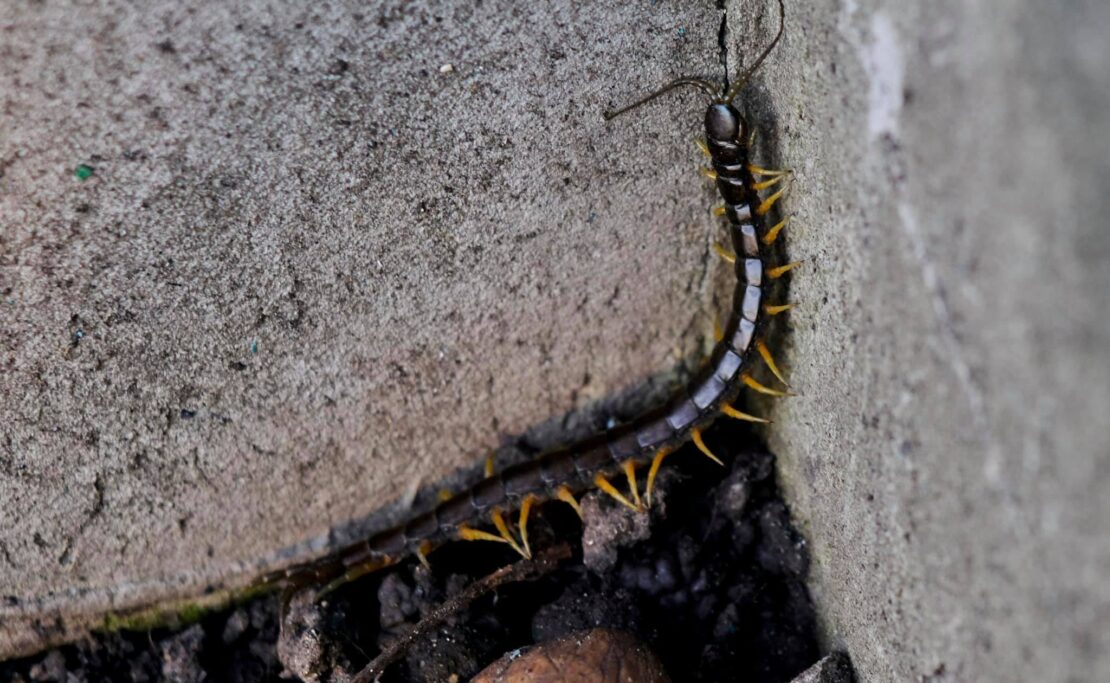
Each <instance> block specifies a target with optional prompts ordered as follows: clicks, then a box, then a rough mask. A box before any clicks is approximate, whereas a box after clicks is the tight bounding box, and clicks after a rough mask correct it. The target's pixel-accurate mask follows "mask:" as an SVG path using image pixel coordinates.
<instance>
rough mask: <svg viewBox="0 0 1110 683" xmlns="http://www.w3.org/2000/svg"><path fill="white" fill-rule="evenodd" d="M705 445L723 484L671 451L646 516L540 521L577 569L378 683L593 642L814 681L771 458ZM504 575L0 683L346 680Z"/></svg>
mask: <svg viewBox="0 0 1110 683" xmlns="http://www.w3.org/2000/svg"><path fill="white" fill-rule="evenodd" d="M707 438H708V440H709V443H710V446H711V447H712V448H714V449H715V450H716V451H717V452H718V454H720V455H725V456H727V457H726V462H728V463H731V465H730V467H729V469H728V470H727V471H722V470H721V468H720V467H719V466H717V465H715V464H713V463H711V462H710V461H709V460H708V459H706V458H704V457H702V456H701V455H700V454H698V453H697V451H695V450H693V449H690V448H688V449H683V450H681V451H679V452H678V453H677V454H675V455H673V456H672V457H671V459H669V460H668V464H667V466H666V467H665V468H664V470H663V476H661V479H660V487H659V490H658V492H657V495H656V500H655V504H654V506H653V508H652V512H651V516H650V517H648V516H645V515H642V514H637V513H634V512H632V511H630V510H628V509H626V508H623V507H621V506H619V505H618V504H616V503H615V502H613V501H612V500H611V499H609V498H607V497H604V496H603V495H602V494H600V493H599V492H593V493H590V494H588V495H587V496H585V497H584V499H583V500H582V504H583V511H584V517H585V521H584V522H579V520H578V518H577V516H576V515H575V514H574V513H573V512H572V511H571V510H570V508H569V507H568V506H566V505H563V504H559V503H548V504H546V505H544V506H543V507H542V508H541V509H540V514H539V515H537V517H536V519H535V522H534V523H533V525H531V526H530V529H531V530H532V534H533V545H534V546H535V547H543V546H544V545H550V544H554V543H559V542H564V543H566V542H569V543H571V544H573V545H574V546H575V554H574V556H573V558H572V559H570V560H568V561H566V562H564V563H563V564H562V565H561V566H560V567H559V568H558V569H557V570H555V571H554V572H552V573H549V574H548V575H546V576H544V577H542V578H540V579H538V580H535V581H531V582H528V583H520V584H510V585H504V586H502V587H500V588H498V589H497V590H496V591H495V592H494V593H493V594H491V595H486V596H483V597H481V598H479V599H478V600H476V601H475V602H473V603H472V604H471V605H470V606H469V607H468V608H466V609H463V610H462V611H460V612H458V613H456V614H454V615H453V616H452V617H451V618H450V619H449V620H448V621H447V622H446V623H445V624H444V625H443V626H442V627H440V628H438V629H437V630H435V631H433V632H432V633H431V634H430V635H429V636H428V637H427V638H424V639H421V640H420V641H419V642H417V644H416V645H415V646H413V647H411V648H410V649H409V650H408V651H407V652H406V654H405V656H404V657H403V658H401V660H400V661H398V662H397V663H395V664H394V665H393V666H392V667H391V668H389V669H388V670H387V672H386V674H385V675H384V676H383V678H382V679H381V680H382V681H386V682H388V681H395V682H401V681H411V682H418V681H419V682H422V681H437V682H438V681H448V680H467V679H469V678H470V677H472V676H474V675H475V674H476V673H477V672H479V671H480V670H481V669H482V668H483V667H485V666H486V665H488V664H489V663H491V662H493V661H495V660H496V659H498V658H499V657H501V656H502V655H504V654H505V653H509V652H512V651H513V650H515V649H517V648H523V647H527V646H529V645H532V644H535V643H540V642H545V641H550V640H554V639H557V638H560V637H562V636H566V635H567V634H570V633H574V632H577V631H583V630H588V629H592V628H596V627H607V628H613V629H619V630H621V631H625V632H628V633H630V634H634V635H635V636H636V637H637V638H639V639H640V640H642V641H643V642H644V643H646V644H647V645H648V646H649V647H650V648H651V649H652V650H653V651H654V652H655V653H656V655H657V656H658V657H659V658H660V660H661V661H662V662H663V665H664V666H665V668H666V670H667V672H668V674H669V675H670V676H671V677H672V678H673V679H674V680H683V681H722V680H745V681H766V682H780V681H790V680H792V679H793V678H794V677H795V676H797V675H798V674H800V673H801V672H803V671H804V670H805V669H806V668H807V667H809V666H811V665H813V664H814V663H815V662H817V660H818V659H819V652H818V646H817V640H816V633H815V621H814V612H813V607H812V604H811V600H810V597H809V594H808V592H807V590H806V587H805V584H804V579H805V576H806V573H807V569H808V555H807V552H806V544H805V541H804V539H802V538H801V536H800V535H799V534H798V533H797V532H796V531H795V530H794V528H793V527H792V525H791V521H790V514H789V511H788V510H787V508H786V506H785V505H784V503H783V502H782V500H781V499H780V497H779V494H778V489H777V486H776V483H775V480H774V460H773V457H772V456H770V455H768V454H766V453H765V452H762V451H758V450H755V451H753V450H748V449H736V452H733V453H729V452H728V450H729V449H728V447H727V444H740V443H752V436H751V434H750V433H749V432H747V431H745V430H743V429H742V428H739V427H733V426H732V425H721V426H719V427H717V428H715V429H714V430H711V431H710V432H709V434H708V437H707ZM512 561H514V557H513V555H512V551H510V550H508V549H506V548H502V547H499V546H496V545H494V544H484V543H483V544H479V543H462V542H458V543H452V544H448V545H447V546H444V547H443V548H441V549H439V550H437V551H436V552H434V553H432V555H431V562H432V564H431V569H430V570H429V569H428V568H425V567H423V566H422V565H420V564H419V563H418V562H416V561H408V562H405V563H403V564H401V565H399V566H397V567H395V568H393V569H391V570H388V571H384V572H379V573H377V574H373V575H370V576H367V577H365V578H363V579H361V580H359V581H356V582H353V583H351V584H348V585H346V586H343V587H342V588H340V589H338V590H336V591H334V592H333V593H330V594H329V595H327V596H326V597H324V598H322V599H316V596H314V595H312V594H311V593H308V592H304V593H301V594H299V595H293V596H285V600H284V602H285V603H286V604H285V606H284V607H283V598H282V596H278V595H270V596H266V597H263V598H260V599H258V600H255V601H253V602H251V603H249V604H245V605H242V606H240V607H237V608H235V609H232V610H230V611H225V612H221V613H215V614H210V615H208V616H206V617H204V618H203V619H201V620H200V621H198V622H196V623H194V624H191V625H188V626H187V627H179V628H177V629H160V630H155V631H151V632H149V633H147V632H144V633H110V634H99V635H96V636H93V637H91V638H89V639H87V640H86V641H84V642H82V643H79V644H76V645H71V646H67V647H63V648H60V649H57V650H54V651H51V652H49V653H44V654H40V655H38V656H36V657H32V658H28V659H24V660H19V661H15V662H10V663H7V664H0V679H2V680H17V681H18V680H26V681H50V680H67V681H82V680H88V681H93V680H96V681H99V680H106V681H114V680H120V681H122V680H127V681H158V680H174V681H202V680H229V681H264V680H279V679H283V678H284V679H288V678H291V677H294V675H298V676H300V677H302V678H303V679H305V680H320V681H327V680H347V679H349V678H350V677H352V676H353V675H354V674H356V673H357V672H358V671H359V670H360V669H361V668H362V667H364V666H365V665H366V664H367V663H368V661H369V660H370V659H371V658H372V657H373V656H374V655H375V654H376V653H377V652H379V651H380V649H381V648H382V646H383V645H384V644H386V643H388V642H389V641H390V640H391V639H394V638H396V637H397V636H398V635H399V634H402V633H404V632H405V631H407V630H408V629H410V628H411V627H412V625H413V624H415V623H416V622H417V621H419V620H420V619H421V618H422V617H423V616H424V615H426V614H427V613H428V612H429V611H430V610H432V609H434V608H435V607H437V606H438V605H440V604H442V603H443V602H444V601H445V600H446V599H447V598H448V597H449V596H452V595H455V594H457V593H458V592H459V591H461V590H462V589H463V588H464V587H465V586H467V585H469V584H470V583H472V582H473V581H474V580H476V579H477V578H480V577H482V576H484V575H486V574H488V573H490V572H491V571H493V570H495V569H497V568H498V567H501V566H504V565H505V564H508V563H510V562H512ZM282 613H283V614H284V618H283V619H282V621H283V622H284V623H283V625H281V626H279V616H280V615H281V614H282ZM279 631H281V633H280V635H279Z"/></svg>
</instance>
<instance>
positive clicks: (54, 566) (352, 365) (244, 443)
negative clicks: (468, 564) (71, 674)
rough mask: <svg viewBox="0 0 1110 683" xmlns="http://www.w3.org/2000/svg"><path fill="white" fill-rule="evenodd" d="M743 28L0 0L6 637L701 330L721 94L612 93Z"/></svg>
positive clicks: (413, 475)
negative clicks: (703, 163) (706, 106)
mask: <svg viewBox="0 0 1110 683" xmlns="http://www.w3.org/2000/svg"><path fill="white" fill-rule="evenodd" d="M718 27H719V13H718V11H717V10H716V8H714V7H713V6H711V5H705V6H694V7H690V6H684V5H683V6H679V5H675V4H673V3H659V4H653V3H633V4H622V5H614V6H610V5H608V4H605V5H602V4H589V3H587V4H582V3H573V2H562V3H552V4H537V5H529V6H528V7H524V6H522V5H521V4H519V3H515V2H485V3H481V4H477V3H469V2H454V3H412V2H395V3H373V4H372V5H367V4H366V3H361V2H349V3H329V4H315V3H314V4H312V5H311V8H310V9H300V8H295V7H293V6H292V5H290V4H288V3H266V2H251V3H243V4H240V5H237V6H234V7H232V6H224V5H221V4H217V3H180V2H164V3H158V4H154V3H143V4H142V5H141V6H140V5H132V4H127V3H96V4H88V3H86V4H80V5H71V4H69V3H60V2H42V3H22V2H20V3H9V2H5V3H2V6H0V102H2V105H0V106H2V109H0V111H2V115H0V116H2V119H0V131H2V133H0V221H2V223H0V293H2V297H3V298H2V300H0V305H2V307H0V321H2V324H0V354H2V355H0V366H2V367H3V398H2V399H0V476H2V477H3V486H2V488H0V595H2V596H4V597H3V602H2V604H0V654H3V653H5V652H6V653H11V652H14V651H19V650H25V649H27V648H31V647H34V646H35V645H36V644H38V643H41V642H44V639H45V640H50V639H53V638H55V637H57V636H60V635H64V634H65V633H66V632H68V631H69V630H71V629H72V628H74V627H76V626H79V625H80V622H81V620H82V619H84V618H87V617H90V616H91V617H93V618H95V617H96V616H97V615H100V614H102V613H103V612H105V611H107V610H118V609H125V608H128V607H132V606H135V605H139V604H145V603H148V602H150V601H153V600H162V599H165V598H169V597H174V596H189V595H195V594H197V593H199V592H200V591H201V590H202V589H204V588H205V587H207V586H209V585H212V584H219V583H231V584H234V583H235V582H236V581H238V580H240V579H243V578H246V577H249V575H251V574H252V573H256V572H257V571H258V569H259V568H261V567H263V566H273V565H274V563H276V562H280V561H288V560H289V559H290V555H291V554H296V555H300V556H302V557H303V556H305V555H307V554H309V553H310V552H312V550H313V549H315V550H317V551H318V550H319V549H320V548H322V547H323V546H324V544H325V543H326V542H327V541H328V533H329V530H330V529H332V528H333V527H335V526H336V525H339V524H341V523H343V522H344V521H346V520H348V519H351V518H359V517H362V516H365V515H367V514H369V513H371V512H373V511H375V510H377V509H379V508H381V507H382V506H383V505H384V504H386V503H389V502H393V501H396V500H398V499H400V498H403V497H404V495H405V492H406V491H409V490H411V489H412V488H413V487H414V486H416V485H417V484H420V483H424V484H431V483H433V482H435V481H436V480H438V479H440V478H442V477H443V476H444V475H445V474H447V473H450V472H452V471H454V470H456V469H457V468H459V467H460V466H464V465H471V464H473V463H476V462H478V461H480V459H481V458H482V457H483V456H484V455H486V454H487V453H488V452H489V451H490V450H491V449H492V448H494V447H496V446H497V445H498V444H499V443H500V440H501V439H503V438H505V436H506V435H514V434H519V433H521V432H523V431H525V430H526V429H527V428H528V427H529V426H531V425H535V424H538V423H540V422H542V421H544V420H546V419H549V418H552V417H557V416H561V415H563V414H565V413H567V411H570V410H572V409H576V408H581V407H583V406H585V405H587V404H589V403H591V402H592V401H595V400H596V399H600V398H601V397H604V396H609V395H612V394H615V393H617V392H618V391H620V390H624V389H629V388H634V387H637V386H643V385H644V383H645V382H646V381H647V380H649V379H651V378H653V377H659V376H661V375H665V374H666V372H667V371H670V370H672V369H674V368H675V367H676V366H678V365H679V364H680V363H681V362H683V361H684V360H687V361H688V360H690V359H693V358H696V357H697V355H698V354H699V353H700V352H701V350H702V349H703V348H704V346H705V343H706V339H707V338H709V337H710V332H711V330H712V323H713V317H714V314H715V313H716V312H719V310H720V308H721V306H722V305H724V304H727V292H729V291H730V290H726V289H725V288H723V287H721V286H720V285H721V284H724V283H725V281H726V279H725V277H724V274H725V272H726V271H725V267H724V266H722V265H720V264H718V263H717V261H716V260H715V259H711V258H709V254H710V253H711V252H710V250H709V246H710V244H711V240H712V235H711V231H712V226H713V221H712V220H711V218H710V217H709V216H708V211H707V209H708V205H709V202H710V201H711V198H712V193H711V188H709V187H707V186H706V185H705V184H704V183H703V182H700V181H699V179H698V177H697V175H696V173H695V170H696V169H697V167H698V166H699V164H700V160H699V158H698V156H697V153H696V150H694V148H693V146H692V145H691V144H690V140H691V137H692V136H693V134H694V133H695V132H696V131H697V130H698V127H699V121H700V116H701V114H700V106H699V105H700V100H697V99H696V97H695V96H694V95H693V94H685V95H684V96H681V97H677V98H673V99H669V100H668V101H667V102H663V103H661V104H660V106H658V107H653V108H651V109H650V110H645V111H644V112H643V113H642V116H640V117H639V118H630V119H626V120H624V121H622V122H619V123H617V124H614V125H606V124H605V123H604V122H603V121H602V120H601V117H600V112H601V111H602V110H603V109H604V108H606V107H609V106H612V105H613V104H616V103H619V102H621V101H624V100H628V99H631V98H632V97H634V96H635V95H636V94H638V93H639V92H641V91H642V90H643V89H644V88H645V87H649V86H654V85H655V84H657V83H659V82H661V81H662V80H663V79H664V78H665V77H667V76H669V75H670V74H673V73H675V72H679V71H686V70H691V69H692V70H693V71H695V72H708V71H711V70H713V69H714V68H715V67H717V70H718V71H719V70H720V69H719V67H718V64H719V51H718V45H717V32H718ZM696 103H698V104H696ZM79 165H85V166H87V167H88V168H90V169H91V170H92V175H91V176H90V177H88V178H86V179H84V180H81V179H80V178H79V177H77V173H76V171H75V169H76V168H77V167H78V166H79ZM86 173H87V170H86ZM650 390H651V387H650V386H649V388H648V392H649V393H650ZM290 549H291V550H290Z"/></svg>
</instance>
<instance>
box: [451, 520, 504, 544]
mask: <svg viewBox="0 0 1110 683" xmlns="http://www.w3.org/2000/svg"><path fill="white" fill-rule="evenodd" d="M457 533H458V535H459V540H460V541H489V542H491V543H508V541H506V540H505V539H504V538H502V537H501V536H498V535H497V534H491V533H490V532H488V531H482V530H481V529H474V528H472V527H469V526H467V525H465V524H460V525H459V527H458V529H457Z"/></svg>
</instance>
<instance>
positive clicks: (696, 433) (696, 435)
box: [690, 427, 725, 467]
mask: <svg viewBox="0 0 1110 683" xmlns="http://www.w3.org/2000/svg"><path fill="white" fill-rule="evenodd" d="M690 438H691V439H693V440H694V445H695V446H697V447H698V450H699V451H701V452H702V453H704V454H705V456H706V457H708V458H709V459H710V460H712V461H713V462H715V463H717V464H718V465H720V466H721V467H724V466H725V464H724V463H723V462H721V459H720V458H718V457H717V456H715V455H713V451H711V450H709V446H706V445H705V440H704V439H702V438H701V428H699V427H694V428H693V429H691V430H690Z"/></svg>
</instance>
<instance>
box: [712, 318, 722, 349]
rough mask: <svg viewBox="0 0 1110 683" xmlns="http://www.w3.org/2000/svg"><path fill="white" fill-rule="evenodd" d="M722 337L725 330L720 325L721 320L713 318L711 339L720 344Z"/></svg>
mask: <svg viewBox="0 0 1110 683" xmlns="http://www.w3.org/2000/svg"><path fill="white" fill-rule="evenodd" d="M724 338H725V330H724V328H722V327H721V321H719V320H714V321H713V341H715V342H717V343H718V344H720V343H721V340H722V339H724Z"/></svg>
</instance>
